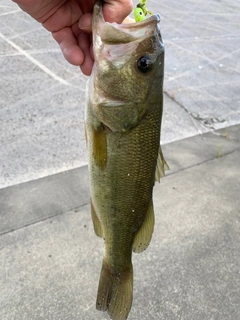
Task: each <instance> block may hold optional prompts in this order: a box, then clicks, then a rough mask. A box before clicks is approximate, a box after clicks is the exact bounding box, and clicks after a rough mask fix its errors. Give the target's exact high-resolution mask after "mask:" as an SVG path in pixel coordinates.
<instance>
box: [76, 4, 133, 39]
mask: <svg viewBox="0 0 240 320" xmlns="http://www.w3.org/2000/svg"><path fill="white" fill-rule="evenodd" d="M132 9H133V3H132V1H131V0H106V1H104V4H103V16H104V19H105V21H106V22H117V23H122V22H123V20H124V19H125V18H126V17H127V16H128V15H129V14H130V13H131V11H132ZM78 26H79V29H81V30H83V31H85V32H88V33H91V32H92V13H86V14H84V15H83V16H82V17H81V18H80V19H79V22H78Z"/></svg>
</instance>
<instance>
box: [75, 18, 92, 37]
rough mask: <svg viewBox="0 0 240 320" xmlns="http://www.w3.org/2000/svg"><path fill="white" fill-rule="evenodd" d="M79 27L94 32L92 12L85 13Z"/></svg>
mask: <svg viewBox="0 0 240 320" xmlns="http://www.w3.org/2000/svg"><path fill="white" fill-rule="evenodd" d="M78 27H79V28H80V29H81V30H83V31H85V32H88V33H90V32H92V14H91V13H86V14H84V15H83V16H82V17H81V18H80V19H79V22H78Z"/></svg>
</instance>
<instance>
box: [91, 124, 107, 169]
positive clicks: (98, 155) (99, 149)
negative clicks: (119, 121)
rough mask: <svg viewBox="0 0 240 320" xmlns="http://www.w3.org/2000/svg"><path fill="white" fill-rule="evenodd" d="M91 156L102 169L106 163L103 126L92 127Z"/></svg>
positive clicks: (105, 142) (105, 141) (105, 143)
mask: <svg viewBox="0 0 240 320" xmlns="http://www.w3.org/2000/svg"><path fill="white" fill-rule="evenodd" d="M92 139H93V157H94V160H95V161H96V164H97V165H98V166H99V167H100V168H101V169H104V168H105V167H106V164H107V137H106V130H105V129H104V127H103V126H99V127H98V128H97V129H95V128H94V127H92Z"/></svg>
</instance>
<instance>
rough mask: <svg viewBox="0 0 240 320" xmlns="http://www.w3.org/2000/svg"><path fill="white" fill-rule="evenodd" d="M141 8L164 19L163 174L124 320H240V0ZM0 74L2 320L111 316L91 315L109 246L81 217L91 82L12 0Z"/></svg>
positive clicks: (3, 1) (0, 4)
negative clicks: (88, 85) (86, 111)
mask: <svg viewBox="0 0 240 320" xmlns="http://www.w3.org/2000/svg"><path fill="white" fill-rule="evenodd" d="M149 9H150V10H151V11H154V12H159V13H160V14H161V17H162V21H161V27H162V32H163V36H164V40H165V41H164V42H165V46H166V76H165V111H164V119H163V130H162V142H163V143H164V146H163V152H164V156H165V158H166V159H167V162H168V164H169V166H170V168H171V170H170V171H169V172H167V175H166V177H165V178H163V179H162V180H161V183H160V184H156V186H155V188H154V205H155V216H156V224H155V231H154V236H153V239H152V242H151V244H150V246H149V248H148V249H147V250H146V251H145V252H144V253H142V254H139V255H137V254H134V255H133V263H134V301H133V306H132V310H131V313H130V315H129V320H138V319H151V320H176V319H180V320H192V319H195V320H203V319H207V320H210V319H214V320H215V319H216V320H236V319H239V318H240V308H239V304H240V289H239V288H240V272H239V270H240V254H239V252H240V219H239V217H240V213H239V208H240V170H239V169H240V160H239V157H240V118H239V116H240V90H239V85H240V76H239V73H240V66H239V59H240V55H239V54H240V51H239V45H238V43H239V38H240V33H239V27H240V19H239V18H240V14H239V12H240V11H239V3H238V2H237V1H235V0H230V1H218V2H217V1H214V0H210V1H207V2H206V3H203V2H202V1H192V0H187V1H185V2H184V3H181V4H180V3H179V1H176V0H168V1H167V0H162V1H161V2H159V1H158V0H155V1H154V0H152V1H151V2H150V0H149ZM0 73H1V77H0V143H1V148H0V160H1V161H0V261H1V263H0V288H1V290H0V319H2V320H77V319H81V320H93V319H94V320H96V319H99V320H103V319H108V317H107V315H105V314H103V313H100V312H98V311H96V310H95V299H96V291H97V286H98V279H99V273H100V269H101V260H102V256H103V241H102V240H101V239H99V238H97V237H96V236H95V234H94V232H93V228H92V222H91V217H90V212H89V188H88V173H87V166H86V158H87V157H86V148H85V141H84V135H83V119H84V92H85V84H86V78H85V77H84V76H82V75H81V74H80V73H79V71H78V69H77V68H75V67H72V66H70V65H69V64H67V63H66V62H65V61H64V59H63V58H62V56H61V52H60V50H59V48H58V47H57V45H56V44H55V43H54V41H53V40H52V39H51V37H50V36H49V34H48V33H47V32H46V31H44V30H43V28H42V27H41V26H40V25H39V24H37V23H36V22H34V21H33V20H32V19H31V18H30V17H28V16H27V15H25V14H24V13H23V12H21V11H20V10H19V9H18V7H17V6H16V5H15V4H14V3H12V2H9V1H7V0H0ZM221 128H222V129H221ZM216 129H218V130H217V131H216ZM219 129H220V130H219Z"/></svg>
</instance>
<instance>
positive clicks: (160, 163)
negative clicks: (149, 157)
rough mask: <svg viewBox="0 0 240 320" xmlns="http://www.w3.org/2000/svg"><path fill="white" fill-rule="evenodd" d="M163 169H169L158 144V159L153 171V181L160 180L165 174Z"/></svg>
mask: <svg viewBox="0 0 240 320" xmlns="http://www.w3.org/2000/svg"><path fill="white" fill-rule="evenodd" d="M165 170H169V166H168V164H167V162H166V161H165V159H164V157H163V153H162V149H161V146H159V149H158V159H157V165H156V171H155V181H157V182H160V178H162V177H164V176H165Z"/></svg>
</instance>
